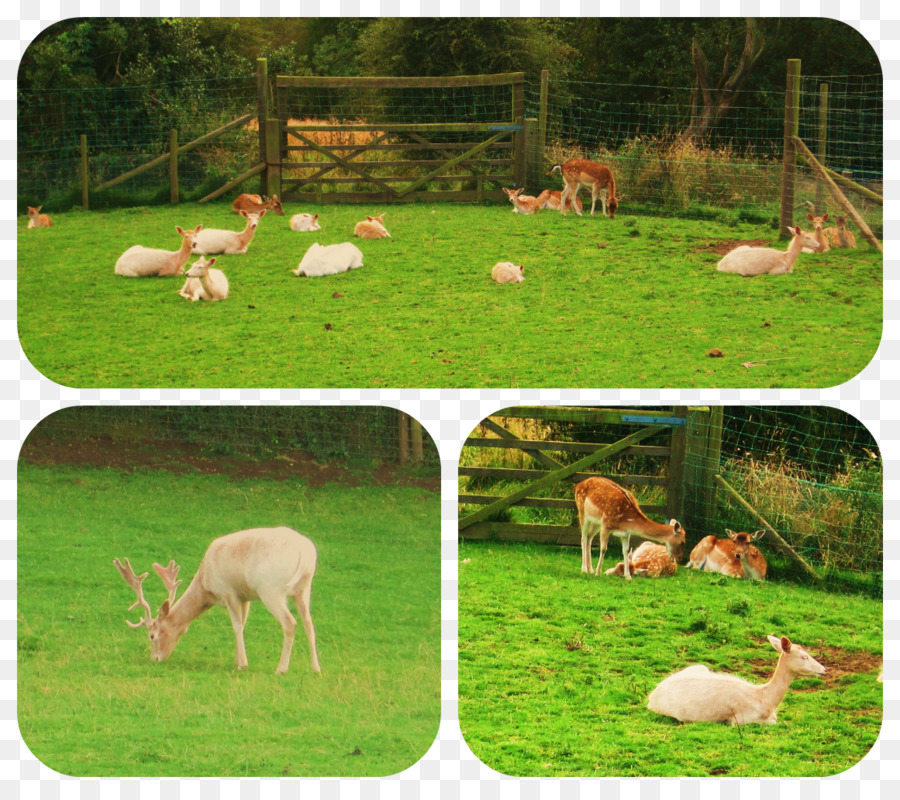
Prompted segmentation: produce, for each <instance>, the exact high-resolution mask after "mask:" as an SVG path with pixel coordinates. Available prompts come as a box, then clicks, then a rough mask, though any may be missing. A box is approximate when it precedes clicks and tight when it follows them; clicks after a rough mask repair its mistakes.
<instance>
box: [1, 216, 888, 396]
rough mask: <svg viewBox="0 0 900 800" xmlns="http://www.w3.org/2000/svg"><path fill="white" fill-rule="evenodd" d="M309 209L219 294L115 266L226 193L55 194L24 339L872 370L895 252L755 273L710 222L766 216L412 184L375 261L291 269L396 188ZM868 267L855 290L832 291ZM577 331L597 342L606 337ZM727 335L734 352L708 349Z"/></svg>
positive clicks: (841, 377)
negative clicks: (529, 206)
mask: <svg viewBox="0 0 900 800" xmlns="http://www.w3.org/2000/svg"><path fill="white" fill-rule="evenodd" d="M301 210H306V211H312V212H321V217H320V221H321V223H322V228H323V230H322V231H321V232H317V233H316V235H315V236H312V237H311V236H310V235H309V234H301V233H296V232H294V231H291V230H290V229H289V227H288V221H287V217H277V216H274V215H267V216H266V217H265V218H264V219H263V220H262V222H261V224H260V227H259V231H258V233H257V234H256V237H255V238H254V240H253V241H252V243H251V244H250V247H249V251H248V253H247V254H245V255H235V256H222V257H221V258H220V260H219V261H218V262H217V267H218V268H221V269H222V270H223V271H224V272H225V274H226V275H227V276H228V279H229V282H230V284H231V290H230V295H229V297H228V299H227V300H226V301H224V302H219V303H211V304H209V303H189V302H186V301H185V300H183V299H182V298H181V297H179V296H178V293H177V292H178V289H179V288H180V286H181V284H182V280H181V279H179V278H146V279H131V278H122V277H119V276H115V275H114V274H113V267H114V265H115V262H116V259H117V258H118V257H119V255H121V253H123V252H124V251H125V250H126V249H127V248H128V247H130V246H131V245H134V244H138V243H140V244H143V245H145V246H148V247H163V248H164V249H171V250H175V249H176V248H177V247H178V245H179V243H180V241H179V238H178V236H177V234H176V233H175V230H174V229H175V226H176V225H181V226H182V227H184V228H188V227H194V226H195V225H197V224H198V223H203V224H204V225H205V226H206V227H217V228H230V229H232V230H235V229H238V228H239V227H240V223H239V222H238V218H237V217H236V216H235V215H234V214H233V213H232V212H231V209H230V206H228V205H225V204H218V205H211V206H210V205H203V206H191V205H182V206H178V207H176V208H159V209H147V208H143V209H140V208H139V209H128V210H121V211H115V212H101V213H94V212H92V213H89V214H88V213H84V212H78V213H71V214H59V215H56V216H55V217H54V226H53V227H52V228H46V229H39V230H26V229H25V221H24V219H20V223H19V226H20V238H19V250H18V269H19V272H18V281H19V283H18V303H19V305H18V323H19V336H20V340H21V342H22V346H23V348H24V350H25V353H26V354H27V355H28V357H29V358H30V359H31V362H32V363H33V364H34V365H35V366H36V368H37V369H39V370H41V371H42V372H43V373H44V374H45V375H46V376H47V377H49V378H50V379H52V380H55V381H57V382H59V383H61V384H63V385H74V386H84V387H87V386H93V387H103V386H179V387H183V386H198V387H203V386H241V387H258V386H287V387H291V386H295V387H301V386H318V387H330V386H360V387H362V386H365V387H380V386H393V387H405V386H406V387H408V386H412V387H435V386H440V387H447V386H465V387H481V386H484V387H515V386H570V387H581V386H585V387H587V386H589V387H598V386H633V387H639V386H653V387H660V386H663V387H666V386H680V387H691V386H709V385H716V386H723V387H728V386H741V387H759V386H831V385H834V384H837V383H841V382H843V381H845V380H848V379H849V378H851V377H852V376H853V375H855V374H856V373H857V372H859V370H861V369H862V368H863V367H864V366H865V365H866V364H867V363H868V361H869V359H870V358H871V356H872V354H873V353H874V352H875V349H876V347H877V345H878V342H879V340H880V336H881V319H882V274H881V263H882V262H881V257H880V255H879V254H878V253H876V252H873V251H870V250H868V249H867V248H865V247H862V248H860V249H859V250H856V251H831V252H829V253H828V254H826V255H824V256H801V257H800V261H799V263H798V264H797V266H796V269H795V271H794V273H793V274H791V275H784V276H778V277H775V278H765V277H764V278H758V279H746V278H740V277H738V276H734V275H723V274H721V273H718V272H717V271H716V269H715V264H716V261H717V260H718V257H719V256H717V255H716V254H715V253H714V252H712V251H711V250H710V244H712V243H715V242H716V240H717V239H720V238H726V239H728V240H735V239H738V240H740V239H745V240H746V239H756V238H759V237H767V236H769V235H771V234H770V232H768V231H767V230H760V229H759V228H756V227H752V226H748V225H739V226H738V227H737V228H734V229H729V230H728V233H727V235H726V236H725V237H723V236H722V232H721V231H718V230H717V229H716V227H715V226H714V225H710V224H709V223H707V222H692V221H690V220H675V219H656V220H653V221H652V222H651V220H648V219H646V218H645V219H644V220H642V221H641V224H640V229H641V233H642V235H641V236H640V237H636V238H632V237H631V235H630V231H632V230H634V229H635V227H634V225H633V224H631V222H630V220H633V218H632V217H630V215H629V214H628V213H627V209H626V210H624V211H621V210H620V213H619V215H618V216H617V217H616V219H615V220H613V221H612V222H610V221H609V220H608V219H606V218H604V217H602V215H598V216H595V217H590V216H587V215H585V216H583V217H576V216H575V215H573V214H568V215H567V216H565V217H563V216H562V215H560V214H558V213H552V212H542V213H540V214H536V215H532V216H523V215H520V214H513V213H511V212H510V210H509V205H508V204H506V205H490V206H476V205H460V204H453V205H451V204H435V205H429V204H409V205H403V206H396V207H393V208H391V210H390V211H389V212H388V214H387V216H386V218H385V221H386V223H387V227H388V230H389V231H390V232H391V233H392V235H393V238H390V239H379V240H369V241H360V242H359V245H360V248H361V249H362V251H363V255H364V264H365V266H364V267H363V268H362V269H359V270H353V271H351V272H348V273H344V274H342V275H337V276H332V277H327V278H312V279H305V278H296V277H295V276H294V275H292V274H291V272H290V271H289V270H291V269H295V268H296V267H297V265H298V263H299V261H300V259H301V257H302V255H303V254H304V253H305V252H306V250H307V248H308V247H309V246H310V245H311V244H312V242H313V241H317V242H319V243H320V244H323V245H325V244H331V243H336V242H342V241H347V240H348V239H351V238H352V231H353V226H354V224H355V222H357V221H358V220H360V219H362V217H363V214H364V213H373V212H374V213H380V212H381V211H383V210H384V209H383V208H382V209H377V208H365V207H362V208H359V207H352V206H346V205H342V206H338V205H335V206H328V207H327V208H325V209H323V208H322V207H318V208H314V207H311V206H308V205H306V206H299V205H294V206H293V207H291V206H290V205H289V207H288V216H290V215H291V214H293V213H296V212H298V211H301ZM508 260H512V261H515V262H516V263H520V264H524V266H525V282H524V283H520V284H507V285H499V286H498V285H497V284H495V283H494V282H493V281H492V280H491V279H490V271H491V268H492V267H493V265H494V264H495V263H497V262H498V261H508ZM60 274H65V276H66V280H65V281H59V280H58V279H57V278H58V276H59V275H60ZM49 281H53V285H54V287H55V288H54V291H53V292H47V290H46V289H47V286H48V282H49ZM850 284H852V285H853V286H854V291H853V296H852V298H851V300H852V302H850V303H849V304H846V303H836V302H835V299H834V296H835V295H834V293H837V294H838V295H839V296H842V297H843V296H844V295H845V294H846V287H847V286H848V285H850ZM335 293H337V294H338V295H340V296H338V297H335V296H334V295H335ZM585 297H593V298H602V302H589V303H585V302H584V298H585ZM673 298H681V300H680V306H679V311H678V313H677V314H674V315H673V312H672V309H673ZM723 308H728V309H729V313H728V314H723V313H722V309H723ZM823 308H827V309H829V313H828V314H823V313H822V309H823ZM86 319H89V320H91V324H90V325H85V320H86ZM763 322H768V323H769V324H768V326H765V325H763ZM598 331H602V335H599V334H598V333H597V332H598ZM167 332H168V333H167ZM573 337H575V338H577V337H582V338H584V337H588V339H589V340H590V341H593V342H594V344H593V345H591V346H590V347H589V351H590V353H591V355H590V356H589V357H585V355H584V352H585V351H584V350H583V348H577V347H576V348H573V347H572V342H573ZM713 347H716V348H719V349H720V350H722V352H723V353H724V354H725V357H724V358H718V359H711V358H710V357H709V356H708V353H709V351H710V349H711V348H713ZM548 353H552V354H553V356H552V358H548V355H547V354H548ZM388 354H389V355H388ZM745 363H749V364H751V366H750V367H747V366H744V364H745Z"/></svg>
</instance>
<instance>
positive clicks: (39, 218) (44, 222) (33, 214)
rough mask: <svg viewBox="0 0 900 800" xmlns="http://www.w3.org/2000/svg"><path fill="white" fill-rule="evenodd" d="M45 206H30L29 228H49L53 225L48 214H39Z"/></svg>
mask: <svg viewBox="0 0 900 800" xmlns="http://www.w3.org/2000/svg"><path fill="white" fill-rule="evenodd" d="M42 208H43V206H38V207H37V208H32V207H31V206H28V227H29V228H49V227H50V226H51V225H53V223H52V222H51V221H50V217H48V216H47V215H46V214H41V213H39V212H40V210H41V209H42Z"/></svg>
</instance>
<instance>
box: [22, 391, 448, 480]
mask: <svg viewBox="0 0 900 800" xmlns="http://www.w3.org/2000/svg"><path fill="white" fill-rule="evenodd" d="M32 437H34V438H40V439H42V440H46V439H51V440H53V441H55V442H57V443H59V444H61V445H65V444H66V443H69V442H87V441H91V440H103V441H105V442H109V443H112V444H113V445H115V444H119V443H120V444H122V445H127V446H129V447H134V446H143V447H149V448H153V447H158V446H160V445H163V444H166V445H169V444H180V445H193V446H199V448H200V452H201V453H202V454H204V455H206V456H209V457H210V458H214V457H215V456H217V455H222V456H239V457H245V458H251V459H257V458H272V457H276V456H279V455H285V454H290V453H291V452H293V451H297V450H302V451H305V452H308V453H309V454H311V455H312V456H313V457H314V458H316V459H317V460H320V461H330V462H355V463H359V464H367V463H399V464H409V465H415V466H417V467H418V468H421V469H425V470H432V471H436V470H439V469H440V459H439V456H438V452H437V448H436V447H435V445H434V442H432V441H431V439H430V437H429V436H428V434H427V433H425V432H424V431H423V429H422V427H421V426H420V425H419V423H418V422H416V421H415V420H414V419H412V418H411V417H409V416H408V415H407V414H405V413H403V412H402V411H397V410H395V409H392V408H385V407H381V406H309V407H307V406H192V407H187V406H171V407H166V406H162V407H152V406H75V407H71V408H65V409H62V410H60V411H57V412H56V413H54V414H51V415H50V416H49V417H47V418H46V419H44V420H42V421H41V422H40V424H39V425H38V426H37V427H36V428H35V430H34V431H33V432H32V433H31V434H30V436H29V439H31V438H32ZM23 449H24V448H23ZM160 458H161V459H162V458H163V456H162V455H161V456H160Z"/></svg>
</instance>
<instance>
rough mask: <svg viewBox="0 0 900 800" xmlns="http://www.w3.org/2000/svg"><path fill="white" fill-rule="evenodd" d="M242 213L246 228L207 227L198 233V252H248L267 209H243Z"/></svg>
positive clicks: (229, 253)
mask: <svg viewBox="0 0 900 800" xmlns="http://www.w3.org/2000/svg"><path fill="white" fill-rule="evenodd" d="M240 214H241V216H242V217H244V218H245V219H246V220H247V225H246V226H245V227H244V230H242V231H227V230H222V229H221V228H207V229H206V230H205V231H201V232H200V233H199V234H198V235H197V252H198V253H203V254H205V255H212V254H219V253H225V254H228V255H234V254H238V253H246V252H247V246H248V245H249V244H250V242H251V241H252V240H253V236H254V235H255V234H256V228H257V227H258V226H259V221H260V220H261V219H262V218H263V217H264V216H265V215H266V210H265V209H263V210H262V211H258V212H257V211H241V212H240Z"/></svg>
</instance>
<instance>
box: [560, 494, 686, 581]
mask: <svg viewBox="0 0 900 800" xmlns="http://www.w3.org/2000/svg"><path fill="white" fill-rule="evenodd" d="M575 507H576V508H577V509H578V525H579V527H580V528H581V571H582V572H587V573H590V574H599V572H600V568H601V566H602V565H603V556H604V555H606V547H607V544H608V542H609V537H610V535H612V536H616V537H618V538H619V539H621V541H622V560H623V562H624V567H623V569H624V572H625V577H626V578H627V579H628V580H631V568H630V566H629V561H628V553H629V551H630V550H631V548H630V546H629V543H630V541H631V537H632V536H640V537H641V538H643V539H650V540H651V541H654V542H659V543H660V544H664V545H665V546H666V550H667V552H668V554H669V555H670V556H671V557H672V559H673V560H674V561H675V562H676V563H677V562H679V561H681V557H682V553H683V551H684V538H685V535H684V528H682V527H681V524H680V523H679V522H678V521H677V520H674V519H673V520H669V524H668V525H663V524H661V523H659V522H653V521H651V520H649V519H647V517H646V516H645V515H644V512H643V511H641V507H640V506H639V505H638V502H637V500H635V499H634V495H632V494H631V492H629V491H628V490H627V489H623V488H622V487H621V486H619V485H618V484H617V483H614V482H613V481H611V480H609V479H608V478H599V477H595V478H587V479H585V480H583V481H581V483H578V484H576V486H575ZM598 531H599V533H600V558H599V559H598V560H597V569H596V570H595V569H593V567H592V564H591V542H592V541H593V539H594V537H595V536H596V535H597V532H598Z"/></svg>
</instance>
